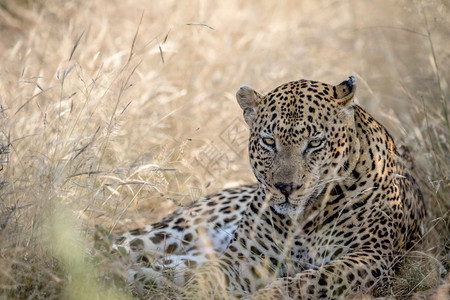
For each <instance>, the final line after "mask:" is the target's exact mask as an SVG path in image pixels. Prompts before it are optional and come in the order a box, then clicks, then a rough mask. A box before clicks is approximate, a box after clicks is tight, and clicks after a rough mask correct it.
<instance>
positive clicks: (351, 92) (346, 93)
mask: <svg viewBox="0 0 450 300" xmlns="http://www.w3.org/2000/svg"><path fill="white" fill-rule="evenodd" d="M355 92H356V77H355V76H354V75H352V76H350V77H349V78H348V79H347V80H345V81H342V82H341V83H340V84H338V85H335V86H333V97H334V99H333V101H334V102H336V103H337V104H339V105H342V106H347V107H349V106H353V104H354V102H353V96H355Z"/></svg>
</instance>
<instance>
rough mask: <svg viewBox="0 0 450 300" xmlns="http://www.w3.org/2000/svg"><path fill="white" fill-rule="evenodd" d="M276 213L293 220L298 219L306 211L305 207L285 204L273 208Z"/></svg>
mask: <svg viewBox="0 0 450 300" xmlns="http://www.w3.org/2000/svg"><path fill="white" fill-rule="evenodd" d="M273 208H274V209H275V211H276V212H277V213H279V214H282V215H288V216H289V217H290V218H291V219H296V218H298V217H299V216H300V215H301V214H302V213H303V211H304V210H305V207H304V206H297V205H295V206H292V205H291V204H290V203H287V202H284V203H280V204H275V205H274V206H273Z"/></svg>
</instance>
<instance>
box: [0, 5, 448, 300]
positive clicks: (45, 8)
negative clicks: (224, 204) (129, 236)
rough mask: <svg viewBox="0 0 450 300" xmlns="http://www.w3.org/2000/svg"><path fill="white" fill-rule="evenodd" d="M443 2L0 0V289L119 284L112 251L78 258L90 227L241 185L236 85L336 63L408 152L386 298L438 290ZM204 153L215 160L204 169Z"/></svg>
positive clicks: (116, 292)
mask: <svg viewBox="0 0 450 300" xmlns="http://www.w3.org/2000/svg"><path fill="white" fill-rule="evenodd" d="M375 3H376V4H375ZM449 9H450V7H449V6H448V3H447V4H446V3H445V2H444V1H442V2H441V1H423V2H421V1H397V2H395V1H388V0H386V1H376V2H366V1H350V0H348V1H333V0H329V1H326V0H324V1H317V3H316V2H314V1H294V0H292V1H284V2H282V3H281V2H272V1H258V2H256V1H254V2H248V3H244V2H242V1H200V0H199V1H183V2H181V1H143V0H142V1H131V0H122V1H115V0H113V1H104V0H99V1H81V0H73V1H56V0H54V1H53V0H52V1H39V0H36V1H31V0H28V1H25V0H24V1H14V0H0V34H1V36H2V39H1V41H0V61H1V64H0V105H1V106H0V112H1V118H0V129H1V132H0V146H1V147H0V158H1V162H2V170H1V171H0V182H1V186H0V197H1V198H0V245H1V249H0V291H1V292H0V297H1V298H36V299H40V298H46V299H51V298H61V297H64V298H73V299H82V298H85V299H88V298H93V297H98V298H99V299H100V298H108V299H110V298H112V297H114V298H117V299H119V298H126V297H131V295H130V292H129V290H128V288H127V287H126V286H124V284H123V282H120V280H119V281H118V280H115V277H116V275H120V274H122V271H123V270H121V268H120V264H118V263H117V264H114V263H112V262H111V261H110V260H109V259H108V258H107V257H106V258H102V257H101V256H98V255H96V254H95V253H96V252H95V250H94V249H93V246H92V244H93V240H94V238H93V237H94V233H95V229H94V228H95V225H101V227H100V228H101V230H100V232H103V236H102V237H108V233H110V232H117V231H123V230H125V229H129V228H132V227H136V226H141V225H144V224H148V223H150V222H152V221H155V220H157V219H158V218H159V217H161V216H163V215H165V214H166V213H167V212H169V211H170V210H172V209H174V208H175V207H177V205H179V204H183V203H188V202H190V201H192V200H193V199H194V198H196V197H197V196H198V195H200V194H205V193H207V192H212V191H214V190H218V189H221V188H223V187H228V186H233V185H238V184H241V183H245V182H250V181H253V177H252V175H251V172H250V168H249V166H248V163H247V157H246V150H245V147H242V144H239V143H236V142H230V137H229V134H232V133H236V132H237V133H238V134H244V135H245V131H244V130H245V129H244V128H245V127H244V125H243V124H242V122H241V121H240V120H241V119H240V118H239V117H240V114H241V112H240V109H239V108H238V105H237V104H236V102H235V100H234V92H235V91H236V90H237V88H238V86H239V85H241V84H250V85H252V86H254V87H255V88H256V89H257V90H259V91H261V92H267V91H269V90H270V89H271V88H273V87H275V86H277V85H278V84H280V83H283V82H286V81H289V80H296V79H299V78H308V79H316V80H320V81H324V82H333V83H337V82H340V81H341V80H344V79H345V78H346V77H347V76H348V75H349V74H351V73H356V74H357V75H358V76H359V79H360V81H359V82H360V85H359V91H358V95H357V96H358V98H359V102H360V104H361V105H362V106H363V107H365V108H367V110H368V111H369V112H371V113H372V114H373V115H374V116H375V117H376V118H377V119H378V120H380V121H381V122H382V123H383V124H385V126H386V127H387V128H388V129H389V130H390V132H391V133H392V135H393V136H394V137H395V138H396V140H397V141H399V142H401V143H403V144H406V145H408V147H409V148H410V149H411V153H412V154H413V156H414V157H415V158H416V161H415V170H416V174H417V175H416V177H417V178H418V179H419V180H420V184H421V186H422V187H423V190H424V192H425V196H426V201H427V205H428V210H429V220H428V222H427V235H426V237H425V242H424V243H423V246H422V248H421V251H420V252H417V253H411V254H410V256H411V257H412V259H411V262H410V263H408V260H407V262H406V263H405V266H404V267H403V268H402V271H401V272H400V273H399V278H398V280H397V282H398V283H397V284H396V285H395V286H394V287H393V288H392V289H390V290H389V291H387V293H388V294H390V295H395V296H401V295H406V296H408V295H412V294H413V293H415V292H417V291H425V292H424V293H425V295H428V296H429V295H432V294H433V293H435V292H436V290H437V288H438V284H439V283H440V281H441V283H442V287H441V289H440V291H439V293H441V294H440V295H445V294H446V293H448V289H449V288H448V285H449V283H448V279H447V285H445V284H443V280H441V279H440V278H441V274H440V273H441V271H443V270H445V269H447V271H448V270H449V269H450V221H449V219H450V218H449V210H450V199H449V195H450V183H449V178H450V174H449V166H450V163H449V153H450V151H449V150H450V149H449V145H450V142H449V138H450V135H449V129H450V128H449V121H448V118H449V116H448V112H449V111H448V104H449V98H448V91H449V88H448V82H449V80H448V79H449V76H450V74H449V70H448V66H449V65H450V61H449V60H450V50H449V49H450V47H449V39H448V37H449V36H450V24H449V23H450V18H449ZM230 124H232V125H231V126H230ZM234 130H236V131H234ZM240 137H241V136H240ZM230 146H231V147H230ZM212 150H214V155H217V157H220V158H221V160H220V164H219V167H214V166H207V168H206V169H204V168H203V167H202V164H205V162H204V161H202V160H201V159H202V157H204V156H203V155H204V154H205V151H212ZM209 153H211V152H209ZM86 249H88V250H86ZM417 257H420V260H418V259H417ZM105 291H107V292H105ZM159 292H161V293H160V294H159V296H162V295H164V293H163V291H159ZM437 295H439V294H437ZM436 297H438V296H436Z"/></svg>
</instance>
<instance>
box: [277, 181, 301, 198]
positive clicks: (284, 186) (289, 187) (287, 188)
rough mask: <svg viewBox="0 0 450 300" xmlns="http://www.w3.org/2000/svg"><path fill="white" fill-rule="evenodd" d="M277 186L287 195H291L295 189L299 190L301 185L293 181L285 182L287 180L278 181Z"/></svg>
mask: <svg viewBox="0 0 450 300" xmlns="http://www.w3.org/2000/svg"><path fill="white" fill-rule="evenodd" d="M275 187H276V188H277V189H278V190H279V191H280V192H281V193H282V194H283V195H285V196H289V195H290V194H292V193H293V192H294V191H296V190H298V189H299V188H300V187H301V185H297V184H295V183H293V182H290V183H285V182H277V183H275Z"/></svg>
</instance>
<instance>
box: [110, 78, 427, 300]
mask: <svg viewBox="0 0 450 300" xmlns="http://www.w3.org/2000/svg"><path fill="white" fill-rule="evenodd" d="M356 87H357V84H356V76H353V75H352V76H350V77H348V79H346V80H344V81H342V82H341V83H339V84H336V85H332V84H327V83H322V82H319V81H313V80H305V79H302V80H298V81H292V82H288V83H285V84H282V85H280V86H278V87H276V88H275V89H274V90H272V91H271V92H269V93H267V94H265V95H262V94H260V93H258V92H257V91H256V90H254V89H253V88H252V87H250V86H242V87H240V88H239V89H238V91H237V93H236V98H237V102H238V104H239V106H240V107H241V109H242V111H243V117H244V120H245V122H246V124H247V125H248V127H249V131H250V135H249V143H248V155H249V161H250V166H251V169H252V171H253V173H254V175H255V177H256V183H254V184H251V185H247V186H241V187H237V188H234V189H228V190H224V191H222V192H218V193H216V194H212V195H210V196H206V197H204V198H201V199H199V200H198V201H197V202H195V203H193V204H192V205H189V206H187V207H183V208H180V209H178V210H177V211H175V212H174V213H173V214H172V215H170V216H168V217H167V218H164V219H163V220H162V221H160V222H157V223H155V224H153V225H150V226H147V227H145V228H141V229H136V230H133V231H130V232H128V233H125V234H124V235H122V236H120V237H119V238H118V239H117V241H116V244H115V245H114V247H115V248H116V249H119V248H121V250H122V253H126V254H128V255H130V256H131V260H132V261H133V262H134V265H133V268H138V267H140V268H141V270H143V273H144V274H147V275H149V276H150V275H151V276H156V277H158V276H159V277H164V271H165V270H168V269H170V270H176V271H177V272H174V274H179V276H178V277H177V278H173V281H174V282H175V283H176V284H178V285H181V286H182V287H183V295H182V298H184V299H236V298H241V299H341V298H350V297H356V295H362V294H377V292H378V291H379V290H380V289H381V287H383V286H386V285H389V283H390V280H391V278H392V277H393V275H394V273H395V269H396V266H398V264H399V262H401V260H402V258H403V257H404V255H405V254H406V253H407V252H408V251H410V250H411V249H412V248H413V247H415V246H416V244H417V243H419V242H420V239H421V236H422V234H423V232H424V220H425V217H426V207H425V203H424V202H425V201H424V198H423V195H422V193H421V189H420V187H419V185H418V184H417V182H416V180H415V178H414V177H413V175H412V171H411V170H410V169H409V168H408V162H407V161H406V160H405V159H404V158H403V157H402V156H401V155H400V154H399V152H398V151H397V148H396V145H395V143H394V140H393V138H392V137H391V135H390V134H389V133H388V131H387V130H386V129H385V127H384V126H382V125H381V124H380V123H379V122H378V121H376V120H375V119H374V118H373V117H372V116H371V115H370V114H369V113H368V112H366V111H365V110H364V109H363V108H361V107H360V106H359V105H358V104H356V101H355V93H356ZM134 270H135V269H133V274H134V276H135V277H136V274H137V272H134Z"/></svg>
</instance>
